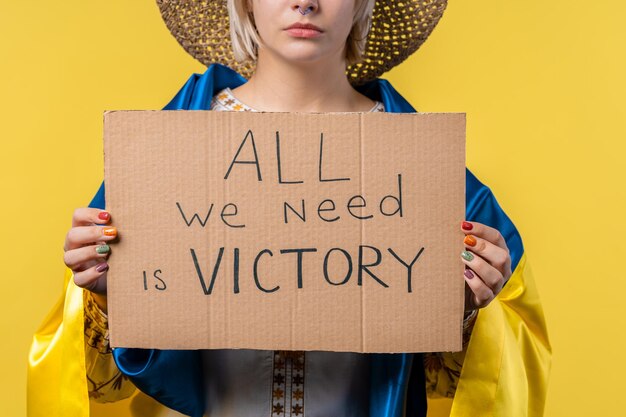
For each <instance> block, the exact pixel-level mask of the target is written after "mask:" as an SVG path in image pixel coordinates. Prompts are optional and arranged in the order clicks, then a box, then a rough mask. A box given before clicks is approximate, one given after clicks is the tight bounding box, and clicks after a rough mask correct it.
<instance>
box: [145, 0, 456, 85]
mask: <svg viewBox="0 0 626 417" xmlns="http://www.w3.org/2000/svg"><path fill="white" fill-rule="evenodd" d="M156 2H157V5H158V7H159V10H160V11H161V16H162V17H163V20H164V21H165V25H166V26H167V28H168V29H169V30H170V32H171V33H172V35H173V36H174V37H175V38H176V40H177V41H178V43H180V44H181V45H182V47H183V48H184V49H185V51H187V52H188V53H189V54H190V55H191V56H193V57H194V58H196V59H197V60H198V61H200V62H202V63H203V64H204V65H206V66H209V65H211V64H213V63H220V64H223V65H226V66H228V67H230V68H232V69H233V70H235V71H237V72H238V73H240V74H241V75H242V76H244V77H245V78H250V76H251V75H252V73H253V72H254V66H255V62H253V61H245V62H237V61H236V60H235V55H234V53H233V50H232V46H231V42H230V28H229V23H228V9H227V0H156ZM447 3H448V2H447V0H376V3H375V4H374V10H373V14H372V25H371V29H370V31H369V33H368V36H367V41H366V44H365V50H364V51H363V55H362V57H361V60H360V61H359V62H357V63H354V64H352V65H349V66H348V67H347V68H346V74H348V76H349V77H348V78H349V80H350V82H351V83H352V84H354V85H358V84H363V83H365V82H368V81H371V80H374V79H376V78H377V77H379V76H380V75H381V74H384V73H385V72H387V71H389V70H390V69H391V68H393V67H395V66H396V65H398V64H400V63H401V62H402V61H404V60H405V59H407V58H408V57H409V56H410V55H411V54H412V53H413V52H415V51H416V50H417V49H418V48H419V47H420V46H421V45H422V44H423V43H424V41H426V39H427V38H428V36H429V35H430V34H431V32H432V31H433V29H434V28H435V26H436V25H437V23H438V22H439V19H440V18H441V16H442V15H443V12H444V10H445V8H446V6H447Z"/></svg>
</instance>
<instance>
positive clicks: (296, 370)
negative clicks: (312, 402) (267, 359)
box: [270, 350, 304, 417]
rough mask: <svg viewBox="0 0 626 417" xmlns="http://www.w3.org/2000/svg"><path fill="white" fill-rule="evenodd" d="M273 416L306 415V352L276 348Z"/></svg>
mask: <svg viewBox="0 0 626 417" xmlns="http://www.w3.org/2000/svg"><path fill="white" fill-rule="evenodd" d="M272 376H273V381H272V402H271V407H272V410H271V412H270V415H271V416H272V417H291V416H294V417H299V416H304V352H303V351H300V350H299V351H289V350H276V351H274V361H273V365H272Z"/></svg>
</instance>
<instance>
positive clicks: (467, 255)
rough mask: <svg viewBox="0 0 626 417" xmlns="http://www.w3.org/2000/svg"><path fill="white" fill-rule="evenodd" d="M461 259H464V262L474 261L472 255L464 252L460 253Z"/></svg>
mask: <svg viewBox="0 0 626 417" xmlns="http://www.w3.org/2000/svg"><path fill="white" fill-rule="evenodd" d="M461 257H462V258H463V259H465V260H466V261H471V260H472V259H474V255H472V253H471V252H468V251H466V250H464V251H463V252H461Z"/></svg>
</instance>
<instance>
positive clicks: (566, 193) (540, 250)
mask: <svg viewBox="0 0 626 417" xmlns="http://www.w3.org/2000/svg"><path fill="white" fill-rule="evenodd" d="M625 15H626V5H625V3H624V2H619V1H617V0H616V1H601V0H596V1H593V2H583V1H573V0H553V1H539V0H533V1H523V2H522V1H516V2H514V1H506V0H489V1H487V0H473V1H452V2H451V4H450V5H449V6H448V10H447V11H446V13H445V14H444V17H443V19H442V21H441V23H440V25H439V26H438V27H437V28H436V29H435V31H434V33H433V35H432V36H431V38H430V39H429V40H428V42H427V43H426V44H425V45H424V46H423V47H422V48H421V49H420V51H418V52H417V53H416V54H414V55H413V56H412V57H411V58H410V59H409V60H407V61H406V62H405V63H404V64H403V65H401V66H400V67H398V68H397V69H394V70H393V71H392V72H391V73H389V74H386V75H385V76H384V77H385V78H388V79H389V80H390V81H391V82H392V84H393V85H394V86H395V87H396V89H398V91H400V93H401V94H403V95H404V96H405V97H406V98H407V99H408V100H409V101H410V102H411V103H412V104H413V105H414V107H416V108H417V109H418V110H419V111H431V112H434V111H462V112H467V114H468V119H467V120H468V125H467V127H468V143H467V146H468V148H467V159H468V166H469V168H470V169H472V170H473V172H474V173H475V174H476V175H477V176H478V178H479V179H481V180H482V181H483V182H485V183H486V184H487V185H489V186H490V187H491V188H492V190H493V191H494V193H495V195H496V197H497V198H498V200H499V202H500V203H501V205H502V206H503V208H504V209H505V211H506V212H507V213H508V214H509V216H510V217H511V218H512V220H513V221H514V223H515V224H516V225H517V227H518V229H519V230H520V232H521V234H522V237H523V240H524V243H525V246H526V252H527V254H528V257H529V261H530V263H531V265H532V268H533V271H534V274H535V278H536V280H537V286H538V288H539V292H540V295H541V297H542V301H543V306H544V309H545V314H546V319H547V322H548V326H549V330H550V337H551V342H552V345H553V349H554V359H553V372H552V378H551V381H550V388H549V396H548V403H547V406H546V416H559V417H560V416H563V417H574V416H588V415H594V416H608V415H617V414H620V413H621V412H623V410H624V409H625V408H626V399H625V398H626V397H625V396H624V395H623V394H622V388H621V385H622V384H623V382H622V381H623V378H624V373H625V372H626V365H625V364H624V361H623V357H622V356H621V354H622V353H623V352H624V350H625V349H626V344H625V343H624V341H625V339H626V336H625V335H624V329H626V326H625V323H624V313H626V311H625V310H626V309H625V308H624V304H625V302H624V296H623V292H624V290H625V289H626V278H625V276H626V274H625V273H624V263H623V262H622V261H623V259H624V257H626V245H625V244H624V239H625V238H626V226H625V224H626V222H625V220H624V216H625V215H626V193H625V189H626V187H625V186H624V181H625V180H626V175H625V169H624V165H625V162H624V157H625V156H626V146H625V145H624V142H625V141H626V128H625V127H624V124H623V123H624V122H625V120H626V114H625V113H626V111H625V105H624V99H625V97H626V95H625V94H624V93H625V92H626V91H625V90H626V89H625V88H624V86H625V84H626V82H625V81H624V74H626V65H625V64H626V53H625V52H626V25H624V16H625ZM0 59H1V60H2V61H1V62H2V63H1V64H0V93H1V98H0V99H1V104H0V106H1V107H0V115H1V116H0V122H1V123H0V128H1V129H2V133H1V134H0V137H1V143H2V148H1V152H0V178H1V183H0V184H1V185H0V187H1V188H0V195H1V198H2V204H1V205H0V207H1V212H0V231H1V233H2V238H1V239H0V259H1V262H0V268H1V269H0V273H1V275H0V276H1V279H2V287H1V292H0V294H1V295H0V297H1V302H0V321H1V324H2V326H1V329H2V334H3V336H4V337H3V339H2V341H1V342H0V346H1V348H0V349H1V353H2V355H1V356H0V358H1V359H0V360H1V361H2V362H1V365H0V366H1V375H2V376H1V377H0V415H2V416H23V415H25V383H26V380H25V377H26V355H27V352H28V347H29V344H30V339H31V335H32V333H33V332H34V331H35V329H36V327H37V326H38V324H39V323H40V322H41V320H42V319H43V318H44V316H45V314H46V313H47V312H48V310H49V309H50V308H51V307H52V305H53V303H54V302H55V300H56V299H57V297H58V296H59V295H60V293H61V286H62V276H63V269H64V265H63V257H62V255H63V250H62V246H63V241H64V238H65V233H66V232H67V230H68V229H69V227H70V220H71V215H72V211H73V210H74V208H76V207H80V206H85V205H86V204H87V203H88V202H89V201H90V199H91V197H92V196H93V194H94V193H95V191H96V189H97V188H98V186H99V184H100V182H101V180H102V139H101V137H102V111H103V110H105V109H160V108H162V107H163V106H164V105H165V104H166V103H167V102H168V101H169V100H170V98H171V97H173V95H174V94H175V93H176V92H177V91H178V89H179V88H180V87H181V86H182V85H183V83H184V82H185V81H186V80H187V78H188V77H189V76H190V75H191V74H192V73H193V72H197V73H202V72H204V67H203V66H202V65H201V64H199V63H198V62H196V61H194V59H193V58H191V57H190V56H189V55H187V54H186V53H185V52H184V50H183V49H182V48H181V47H180V46H179V45H178V44H177V43H176V41H175V40H174V38H173V37H172V36H171V35H170V34H169V32H168V31H167V29H166V27H165V25H164V24H163V23H162V21H161V18H160V15H159V13H158V9H157V7H156V4H155V2H154V1H152V0H142V1H137V0H133V1H121V0H115V1H112V0H108V1H94V0H90V1H84V0H81V1H76V0H71V1H70V0H65V1H55V2H51V1H46V2H43V1H21V2H17V1H8V0H3V1H2V7H1V8H0ZM50 383H51V384H54V383H55V381H50ZM443 408H445V407H443ZM108 410H110V409H108ZM108 410H107V409H105V411H108ZM108 414H109V413H108V412H103V411H102V410H100V411H99V412H98V413H97V415H108ZM111 415H113V414H111Z"/></svg>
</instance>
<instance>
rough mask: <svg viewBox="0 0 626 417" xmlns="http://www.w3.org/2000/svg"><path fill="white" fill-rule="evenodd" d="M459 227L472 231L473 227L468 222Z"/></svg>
mask: <svg viewBox="0 0 626 417" xmlns="http://www.w3.org/2000/svg"><path fill="white" fill-rule="evenodd" d="M461 227H462V228H463V230H472V227H473V225H472V224H471V223H470V222H463V223H462V224H461Z"/></svg>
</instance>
